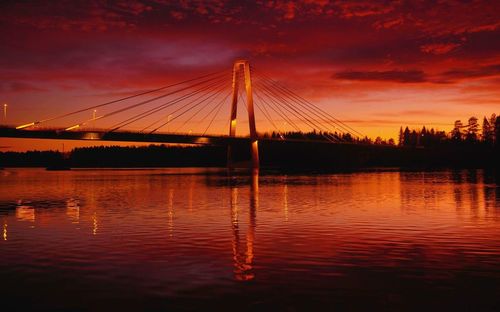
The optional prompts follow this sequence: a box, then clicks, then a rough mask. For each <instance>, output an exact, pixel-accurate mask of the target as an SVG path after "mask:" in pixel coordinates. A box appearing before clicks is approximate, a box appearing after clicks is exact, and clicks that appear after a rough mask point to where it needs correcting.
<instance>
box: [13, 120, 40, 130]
mask: <svg viewBox="0 0 500 312" xmlns="http://www.w3.org/2000/svg"><path fill="white" fill-rule="evenodd" d="M34 125H36V122H30V123H29V124H25V125H20V126H17V127H16V129H17V130H20V129H24V128H28V127H31V126H34Z"/></svg>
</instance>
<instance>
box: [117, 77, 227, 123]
mask: <svg viewBox="0 0 500 312" xmlns="http://www.w3.org/2000/svg"><path fill="white" fill-rule="evenodd" d="M223 79H224V78H223ZM223 79H219V80H218V81H216V82H213V83H211V84H209V85H205V86H203V87H202V88H199V89H196V90H195V91H192V92H190V93H188V94H185V95H183V96H181V97H179V98H176V99H173V100H170V101H168V102H166V103H163V104H161V105H158V106H155V107H153V108H151V109H148V110H146V111H144V112H142V113H139V114H137V115H134V116H132V117H130V118H128V119H126V120H123V121H121V122H119V123H117V124H115V125H114V126H112V127H111V128H112V129H110V130H109V131H108V132H113V131H116V130H118V129H121V128H123V127H125V126H127V125H129V124H131V123H134V122H136V121H138V120H141V119H143V118H145V117H148V116H150V115H152V114H154V113H157V112H159V111H161V110H164V109H166V108H168V107H171V106H173V105H175V104H177V103H179V102H181V101H183V100H185V99H188V98H190V97H192V96H195V95H196V94H199V93H201V92H203V91H206V90H207V89H210V88H211V87H213V86H216V85H218V84H219V83H220V82H221V81H223Z"/></svg>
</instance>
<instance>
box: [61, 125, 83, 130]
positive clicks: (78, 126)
mask: <svg viewBox="0 0 500 312" xmlns="http://www.w3.org/2000/svg"><path fill="white" fill-rule="evenodd" d="M77 128H80V125H74V126H72V127H69V128H66V129H64V130H65V131H70V130H73V129H77Z"/></svg>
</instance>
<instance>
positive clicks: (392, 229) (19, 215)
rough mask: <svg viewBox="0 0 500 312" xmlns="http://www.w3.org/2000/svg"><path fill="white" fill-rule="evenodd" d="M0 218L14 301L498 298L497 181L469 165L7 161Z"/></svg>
mask: <svg viewBox="0 0 500 312" xmlns="http://www.w3.org/2000/svg"><path fill="white" fill-rule="evenodd" d="M0 230H1V231H2V233H1V237H0V294H1V295H0V296H1V298H2V300H1V301H2V306H4V307H5V306H7V307H15V308H16V309H19V310H21V309H25V310H47V311H54V310H72V311H105V310H106V311H108V310H116V311H120V310H121V311H123V310H134V311H137V310H162V309H163V310H168V309H174V310H216V309H218V310H220V309H229V308H231V309H236V310H240V311H246V310H263V309H270V308H273V309H275V310H288V311H290V310H292V311H294V310H299V311H300V310H311V309H317V310H333V309H336V308H344V309H349V310H358V309H359V310H365V309H373V308H383V309H388V310H401V309H405V310H413V309H414V310H417V309H421V308H425V307H434V308H451V307H453V308H455V309H458V310H468V309H471V310H495V309H497V310H498V308H499V307H500V299H499V298H500V187H499V185H498V184H497V183H496V182H495V179H494V177H491V176H489V175H488V174H487V173H485V172H483V171H480V170H464V171H436V172H399V171H373V172H354V173H339V174H323V175H322V174H314V175H313V174H311V175H299V174H296V175H284V174H263V173H262V172H261V174H260V175H259V176H257V175H247V174H244V173H237V174H228V173H227V172H226V171H225V170H223V169H194V168H185V169H123V170H116V169H115V170H71V171H45V170H43V169H11V168H8V169H5V170H2V171H0ZM2 310H3V309H2ZM4 311H5V310H4Z"/></svg>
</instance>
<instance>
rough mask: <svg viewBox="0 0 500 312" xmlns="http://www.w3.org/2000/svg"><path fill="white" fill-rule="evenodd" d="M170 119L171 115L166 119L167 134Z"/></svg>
mask: <svg viewBox="0 0 500 312" xmlns="http://www.w3.org/2000/svg"><path fill="white" fill-rule="evenodd" d="M171 118H172V115H168V117H167V132H168V129H169V128H170V119H171Z"/></svg>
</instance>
